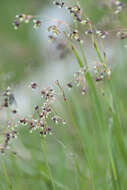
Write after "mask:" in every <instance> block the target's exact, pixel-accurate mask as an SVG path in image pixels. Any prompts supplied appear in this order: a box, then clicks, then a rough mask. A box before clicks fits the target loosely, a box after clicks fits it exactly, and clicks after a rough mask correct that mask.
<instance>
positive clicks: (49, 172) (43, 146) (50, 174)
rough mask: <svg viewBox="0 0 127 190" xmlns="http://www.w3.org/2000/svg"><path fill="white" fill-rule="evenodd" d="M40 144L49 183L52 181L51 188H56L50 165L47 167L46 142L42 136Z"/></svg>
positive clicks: (54, 189)
mask: <svg viewBox="0 0 127 190" xmlns="http://www.w3.org/2000/svg"><path fill="white" fill-rule="evenodd" d="M41 145H42V150H43V154H44V159H45V163H46V166H47V170H48V174H49V178H50V180H51V183H52V188H53V190H56V188H55V183H54V180H53V177H52V173H51V170H50V167H49V164H48V159H47V153H46V144H45V140H44V137H43V138H42V139H41Z"/></svg>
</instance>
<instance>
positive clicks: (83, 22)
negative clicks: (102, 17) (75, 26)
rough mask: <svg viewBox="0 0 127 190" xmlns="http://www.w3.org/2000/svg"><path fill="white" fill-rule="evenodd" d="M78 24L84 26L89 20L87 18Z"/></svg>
mask: <svg viewBox="0 0 127 190" xmlns="http://www.w3.org/2000/svg"><path fill="white" fill-rule="evenodd" d="M80 23H81V24H82V25H86V24H88V23H89V19H88V18H87V19H85V20H81V21H80Z"/></svg>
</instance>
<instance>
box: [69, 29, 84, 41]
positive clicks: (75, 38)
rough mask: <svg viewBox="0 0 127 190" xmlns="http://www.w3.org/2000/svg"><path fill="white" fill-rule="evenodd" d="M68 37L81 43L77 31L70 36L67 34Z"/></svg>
mask: <svg viewBox="0 0 127 190" xmlns="http://www.w3.org/2000/svg"><path fill="white" fill-rule="evenodd" d="M68 37H69V38H70V39H72V40H76V41H78V42H80V43H83V40H82V39H81V38H80V34H79V31H78V30H77V29H76V30H74V31H73V32H71V33H70V34H68Z"/></svg>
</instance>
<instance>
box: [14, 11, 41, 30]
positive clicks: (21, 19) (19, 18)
mask: <svg viewBox="0 0 127 190" xmlns="http://www.w3.org/2000/svg"><path fill="white" fill-rule="evenodd" d="M30 21H32V22H33V27H34V28H35V29H36V28H40V26H41V21H40V20H39V19H36V18H35V16H32V15H26V14H18V15H16V20H15V21H14V22H13V26H14V29H15V30H17V29H18V28H19V26H20V25H21V23H29V22H30Z"/></svg>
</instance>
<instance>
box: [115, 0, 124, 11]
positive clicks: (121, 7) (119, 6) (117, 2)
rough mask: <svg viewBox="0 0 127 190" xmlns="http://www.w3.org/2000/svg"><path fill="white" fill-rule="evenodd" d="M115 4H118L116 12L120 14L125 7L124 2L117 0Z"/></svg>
mask: <svg viewBox="0 0 127 190" xmlns="http://www.w3.org/2000/svg"><path fill="white" fill-rule="evenodd" d="M115 5H116V9H115V11H114V13H115V14H118V13H120V12H121V11H122V9H123V3H122V2H120V1H116V2H115Z"/></svg>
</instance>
